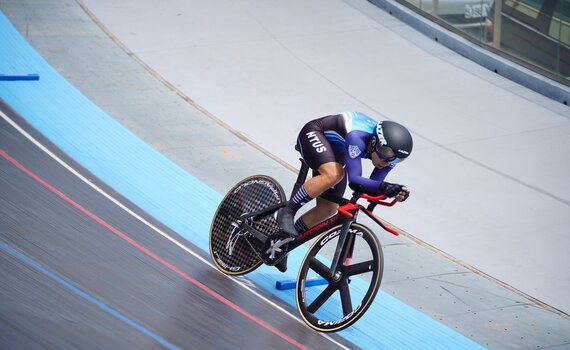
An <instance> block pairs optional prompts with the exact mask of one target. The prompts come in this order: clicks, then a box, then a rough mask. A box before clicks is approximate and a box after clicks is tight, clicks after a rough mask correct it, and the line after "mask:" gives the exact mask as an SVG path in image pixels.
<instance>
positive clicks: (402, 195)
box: [396, 186, 410, 202]
mask: <svg viewBox="0 0 570 350" xmlns="http://www.w3.org/2000/svg"><path fill="white" fill-rule="evenodd" d="M409 196H410V190H409V189H408V188H407V187H406V186H402V187H401V188H400V192H399V193H398V195H396V200H397V201H398V202H403V201H405V200H406V199H408V197H409Z"/></svg>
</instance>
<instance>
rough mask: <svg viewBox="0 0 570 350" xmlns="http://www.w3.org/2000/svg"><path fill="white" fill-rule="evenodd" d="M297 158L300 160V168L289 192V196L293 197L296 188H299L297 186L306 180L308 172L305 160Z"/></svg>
mask: <svg viewBox="0 0 570 350" xmlns="http://www.w3.org/2000/svg"><path fill="white" fill-rule="evenodd" d="M299 160H300V161H301V169H299V174H298V175H297V181H295V185H294V186H293V191H292V192H291V196H290V197H293V196H294V195H295V193H297V190H299V188H300V187H301V186H303V184H304V183H305V180H307V174H308V173H309V166H308V165H307V163H306V162H305V160H304V159H303V158H299Z"/></svg>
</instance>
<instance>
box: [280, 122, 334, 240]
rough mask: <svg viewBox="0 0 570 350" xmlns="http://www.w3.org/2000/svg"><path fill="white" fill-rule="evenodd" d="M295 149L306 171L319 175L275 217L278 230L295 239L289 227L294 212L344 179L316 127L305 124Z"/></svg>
mask: <svg viewBox="0 0 570 350" xmlns="http://www.w3.org/2000/svg"><path fill="white" fill-rule="evenodd" d="M296 148H297V149H298V151H299V152H300V153H301V156H302V157H303V159H304V160H305V162H307V164H308V165H309V167H310V168H311V169H313V171H315V170H316V171H317V172H318V173H319V175H318V176H315V177H313V178H311V179H309V180H308V181H307V182H305V183H304V184H303V185H302V186H301V187H299V189H298V190H297V192H296V193H294V194H293V195H292V196H291V198H290V199H289V201H287V203H286V205H285V207H284V208H282V209H281V210H279V213H278V215H277V221H278V222H279V226H280V227H281V229H282V230H283V231H284V232H286V233H287V234H288V235H290V236H295V235H296V233H297V231H296V230H295V227H294V224H293V219H294V217H295V213H296V212H297V210H299V208H301V207H302V206H303V205H304V204H306V203H307V202H309V201H311V200H312V199H313V198H315V197H318V196H319V195H320V194H321V193H323V192H324V191H325V190H327V189H328V188H330V187H332V186H334V185H335V184H336V183H337V182H338V181H340V180H341V179H342V176H343V175H344V170H343V169H342V164H341V162H342V160H341V158H342V156H341V155H337V154H335V152H334V149H333V147H332V146H331V144H330V143H329V141H328V140H327V139H326V137H325V135H324V134H323V133H322V132H320V131H319V129H318V126H317V125H315V124H314V123H313V122H309V123H307V124H306V125H305V126H304V127H303V128H302V129H301V131H300V132H299V137H298V138H297V147H296Z"/></svg>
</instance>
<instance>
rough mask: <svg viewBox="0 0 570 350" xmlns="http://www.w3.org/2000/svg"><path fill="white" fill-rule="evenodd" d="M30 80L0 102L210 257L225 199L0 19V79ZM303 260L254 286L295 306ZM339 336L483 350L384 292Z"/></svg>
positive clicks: (261, 272) (8, 84)
mask: <svg viewBox="0 0 570 350" xmlns="http://www.w3.org/2000/svg"><path fill="white" fill-rule="evenodd" d="M29 72H34V73H37V74H39V75H40V77H41V79H40V80H39V81H0V98H2V99H4V100H5V101H6V102H7V103H8V104H9V105H11V106H12V108H14V109H15V110H16V111H17V112H18V113H19V114H20V115H22V116H23V117H24V118H26V120H28V122H29V123H30V124H32V125H33V126H34V127H35V128H36V129H38V130H39V131H40V132H42V133H43V134H44V135H45V136H47V137H48V138H49V139H50V140H51V141H52V142H53V143H55V144H56V145H57V146H58V147H59V148H61V149H62V150H63V151H64V152H66V153H67V154H68V155H70V156H71V157H72V158H74V159H75V160H76V161H77V162H79V163H80V164H81V165H82V166H84V167H85V168H87V169H89V170H90V171H91V172H92V173H93V174H95V175H96V176H97V177H99V178H100V179H101V180H102V181H104V182H105V183H107V184H108V185H110V186H111V187H113V188H114V189H115V190H117V191H118V192H119V193H121V194H122V195H123V196H125V197H126V198H128V199H129V200H131V201H133V202H134V203H136V204H137V205H138V206H139V207H141V208H142V209H144V210H145V211H146V212H148V213H149V214H150V215H152V216H154V217H155V218H157V219H158V220H160V221H161V222H163V223H164V224H166V225H168V226H169V227H170V228H172V229H173V230H174V231H176V232H178V233H179V234H180V235H182V236H183V237H185V238H186V239H188V240H189V241H191V242H192V243H194V244H195V245H197V246H199V247H200V248H201V249H204V250H206V251H207V250H208V232H209V228H210V222H211V218H212V216H213V214H214V212H215V210H216V207H217V205H218V203H219V202H220V200H221V198H222V196H221V195H220V194H218V193H216V192H215V191H214V190H212V189H211V188H209V187H207V186H206V185H205V184H203V183H202V182H200V181H199V180H198V179H196V178H195V177H193V176H192V175H191V174H189V173H187V172H185V171H183V170H182V169H181V168H179V167H178V166H177V165H175V164H174V163H172V162H171V161H169V160H168V159H167V158H165V157H164V156H162V155H161V154H159V153H158V152H156V151H154V150H153V149H152V148H151V147H150V146H148V145H146V144H145V143H144V142H142V141H141V140H140V139H138V138H137V137H136V136H135V135H133V134H132V133H131V132H129V131H128V130H127V129H125V128H124V127H123V126H122V125H120V124H119V123H118V122H116V121H115V120H114V119H113V118H111V117H110V116H108V115H107V114H106V113H105V112H103V111H102V110H101V109H100V108H98V107H97V106H96V105H95V104H93V103H92V102H91V101H90V100H89V99H87V98H86V97H85V96H83V95H82V94H81V93H80V92H79V91H78V90H77V89H75V88H74V87H73V86H72V85H71V84H69V83H68V82H67V81H66V80H65V79H64V78H63V77H62V76H60V75H59V74H58V73H57V72H56V71H55V70H54V69H53V68H52V67H51V66H50V65H49V64H48V63H47V62H46V61H45V60H44V59H43V58H42V57H41V56H40V55H39V54H38V53H37V52H36V51H35V50H34V49H33V48H32V47H31V46H30V45H29V44H28V43H27V41H26V40H25V39H24V38H22V37H21V36H20V34H19V33H18V32H17V31H16V30H15V29H14V27H13V26H12V25H11V24H10V22H9V21H8V20H7V19H6V17H5V16H4V15H3V14H2V13H0V74H6V75H20V74H27V73H29ZM196 208H200V210H199V211H197V210H196ZM305 252H306V250H305V249H304V248H303V247H300V248H299V249H297V250H295V251H294V252H293V253H292V254H291V256H290V259H289V262H290V263H289V271H290V273H289V274H288V275H283V274H281V273H278V272H277V270H276V269H275V268H269V267H266V266H262V267H261V268H260V269H258V270H257V271H256V272H254V273H252V274H250V275H248V278H249V279H251V280H252V281H254V282H255V283H256V284H257V285H258V286H260V287H262V288H264V289H266V290H268V291H270V292H272V293H274V294H275V295H277V296H278V297H279V298H281V299H282V300H284V301H285V302H287V303H289V304H291V305H295V293H294V290H284V291H278V290H276V289H275V288H274V286H275V281H276V280H278V279H286V278H294V277H295V276H294V275H293V274H292V273H291V271H298V268H299V265H300V262H301V260H302V257H303V256H304V254H305ZM341 335H342V336H344V337H345V338H347V339H348V340H350V341H351V342H353V343H355V344H357V345H359V346H361V347H362V348H365V349H482V348H483V347H481V346H480V345H478V344H476V343H475V342H473V341H471V340H470V339H468V338H466V337H464V336H462V335H461V334H459V333H457V332H455V331H453V330H451V329H450V328H448V327H446V326H444V325H442V324H440V323H439V322H436V321H435V320H433V319H431V318H429V317H427V316H425V315H424V314H422V313H420V312H418V311H416V310H414V309H413V308H411V307H409V306H408V305H406V304H404V303H402V302H400V301H398V300H397V299H395V298H393V297H391V296H389V295H388V294H386V293H382V292H380V293H379V294H378V296H377V297H376V301H375V303H374V304H373V305H372V306H371V307H370V309H369V310H368V312H367V313H366V315H365V316H364V317H363V318H362V319H361V320H360V321H359V322H358V323H357V324H356V325H355V326H353V327H351V328H350V329H348V330H345V331H343V332H341Z"/></svg>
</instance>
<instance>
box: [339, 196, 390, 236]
mask: <svg viewBox="0 0 570 350" xmlns="http://www.w3.org/2000/svg"><path fill="white" fill-rule="evenodd" d="M360 198H362V199H366V200H368V201H369V202H370V203H374V204H379V205H383V206H385V207H392V206H394V205H395V204H396V203H397V202H398V201H397V200H396V199H395V198H394V199H393V200H392V201H391V202H385V201H383V200H384V199H386V198H387V197H386V196H385V195H380V196H370V195H367V194H361V195H360ZM358 210H362V211H363V212H364V213H366V215H368V216H369V217H370V218H371V219H372V220H374V221H375V222H376V223H377V224H378V225H380V226H381V227H382V228H383V229H384V230H386V231H388V232H390V233H391V234H393V235H394V236H399V235H400V233H399V232H398V231H396V230H394V229H393V228H391V227H388V226H387V225H386V224H385V223H384V222H382V221H381V220H380V219H379V218H378V217H377V216H376V215H374V214H373V213H372V211H370V210H368V209H367V208H365V207H364V206H362V205H361V204H358V203H356V204H353V203H347V204H345V205H342V206H340V207H339V208H338V212H339V213H341V214H342V215H344V216H346V217H349V218H351V217H353V216H354V215H355V214H356V213H353V212H355V211H358Z"/></svg>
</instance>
